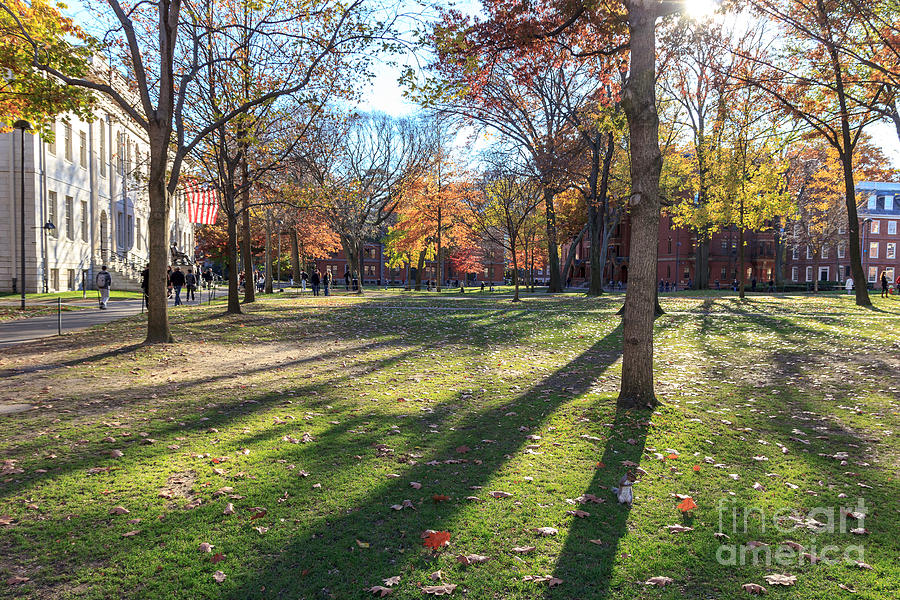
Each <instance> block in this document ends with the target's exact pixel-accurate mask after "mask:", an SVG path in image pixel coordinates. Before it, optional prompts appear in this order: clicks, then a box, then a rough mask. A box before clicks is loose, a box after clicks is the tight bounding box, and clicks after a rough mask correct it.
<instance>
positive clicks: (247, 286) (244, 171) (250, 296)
mask: <svg viewBox="0 0 900 600" xmlns="http://www.w3.org/2000/svg"><path fill="white" fill-rule="evenodd" d="M241 206H242V208H243V212H242V214H241V261H242V262H243V263H244V264H243V267H244V302H253V301H255V300H256V277H255V276H254V275H255V274H254V273H253V254H252V252H253V251H252V249H251V247H250V242H251V239H250V167H249V166H248V165H247V160H246V159H241Z"/></svg>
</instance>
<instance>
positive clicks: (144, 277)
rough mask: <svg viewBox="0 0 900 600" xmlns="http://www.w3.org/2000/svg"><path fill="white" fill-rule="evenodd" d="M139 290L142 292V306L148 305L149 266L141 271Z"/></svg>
mask: <svg viewBox="0 0 900 600" xmlns="http://www.w3.org/2000/svg"><path fill="white" fill-rule="evenodd" d="M141 290H142V291H143V292H144V304H145V305H149V304H150V265H147V266H146V267H144V270H143V271H141Z"/></svg>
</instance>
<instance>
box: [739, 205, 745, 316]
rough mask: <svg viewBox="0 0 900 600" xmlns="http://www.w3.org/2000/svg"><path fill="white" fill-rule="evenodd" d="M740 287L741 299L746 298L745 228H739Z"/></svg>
mask: <svg viewBox="0 0 900 600" xmlns="http://www.w3.org/2000/svg"><path fill="white" fill-rule="evenodd" d="M743 206H744V203H743V201H741V210H742V211H743ZM738 289H740V296H741V300H743V299H744V228H743V227H740V228H739V229H738Z"/></svg>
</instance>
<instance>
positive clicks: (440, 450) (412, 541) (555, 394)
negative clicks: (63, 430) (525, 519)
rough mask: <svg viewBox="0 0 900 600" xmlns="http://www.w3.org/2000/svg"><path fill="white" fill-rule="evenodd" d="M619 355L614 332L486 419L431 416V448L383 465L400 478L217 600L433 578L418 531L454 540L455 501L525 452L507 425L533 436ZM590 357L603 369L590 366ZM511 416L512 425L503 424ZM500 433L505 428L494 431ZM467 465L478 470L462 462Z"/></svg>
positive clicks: (305, 535) (496, 565)
mask: <svg viewBox="0 0 900 600" xmlns="http://www.w3.org/2000/svg"><path fill="white" fill-rule="evenodd" d="M620 347H621V326H616V327H615V328H614V329H613V330H612V331H610V332H609V333H608V334H607V335H606V336H604V337H603V338H602V339H600V340H599V341H597V342H596V343H595V344H593V345H592V346H591V347H590V348H589V349H587V350H586V351H585V352H583V353H582V354H580V355H579V356H578V357H577V358H575V359H574V360H572V361H571V362H569V363H567V364H566V365H564V366H562V367H561V368H559V369H557V370H556V371H555V372H554V373H553V374H551V375H550V376H549V377H547V378H545V379H543V380H542V381H541V382H540V383H538V384H537V385H535V386H534V387H532V388H530V389H529V390H527V391H526V392H524V393H522V394H520V395H519V396H518V397H516V398H513V399H511V400H509V401H508V402H504V403H502V404H501V405H499V406H498V405H496V403H494V404H493V406H492V408H490V409H486V410H484V409H482V410H479V409H477V408H476V409H475V410H474V411H471V412H468V413H467V414H463V415H457V414H456V412H457V411H456V410H455V409H451V407H449V406H448V407H445V410H444V413H443V415H436V416H435V419H436V420H439V422H440V423H442V425H441V429H442V432H441V436H440V438H439V440H440V441H439V442H438V443H436V444H434V445H431V446H430V447H428V448H427V449H423V451H422V452H421V454H422V456H421V457H419V458H418V459H416V462H415V464H410V463H409V462H405V463H401V462H396V461H393V462H391V461H390V460H389V461H388V464H389V466H387V465H386V468H388V469H396V472H397V473H398V474H399V475H400V477H398V478H395V479H384V480H378V481H376V482H374V485H373V486H372V487H371V488H370V489H369V490H368V492H367V494H366V496H365V497H364V498H359V501H358V502H354V503H353V504H354V505H353V506H351V507H349V508H345V509H344V510H343V511H342V512H341V513H337V514H334V513H331V514H319V515H318V516H317V517H316V518H315V519H314V520H313V522H309V523H303V524H302V525H301V527H300V531H298V534H297V535H296V536H295V537H294V538H293V539H292V540H291V541H290V542H289V543H288V544H287V545H285V546H283V547H281V548H278V549H277V551H274V549H273V553H272V554H274V556H270V560H265V561H261V560H259V559H255V560H252V561H250V562H248V563H247V564H245V565H244V567H245V568H246V570H247V572H249V573H255V575H254V576H251V577H249V578H247V577H242V578H240V579H236V581H239V583H238V584H237V586H236V587H234V588H231V589H230V590H229V591H228V592H226V593H223V597H227V598H235V599H237V598H241V599H245V598H256V597H271V596H272V595H273V594H274V595H275V596H276V597H298V596H299V597H306V598H312V597H317V596H320V595H321V596H323V597H333V598H346V597H357V596H358V595H360V594H361V589H362V588H363V587H366V586H371V585H374V584H378V583H380V579H382V578H384V577H388V576H390V575H394V574H397V573H400V572H405V571H409V570H412V571H419V572H420V573H425V572H428V570H429V569H430V570H436V569H437V568H438V567H436V566H434V564H433V563H432V559H430V558H428V557H427V556H425V555H424V553H423V552H422V541H421V539H420V538H419V534H420V533H421V531H423V530H424V529H434V530H439V531H440V530H454V531H459V528H457V527H455V525H456V521H457V519H458V518H459V513H460V512H463V511H465V510H467V509H468V508H469V507H470V506H472V504H471V503H470V502H469V501H467V500H464V499H463V498H464V497H465V496H467V495H470V494H473V493H474V494H477V495H478V496H482V497H483V496H486V491H481V492H478V491H476V492H473V491H470V490H471V488H472V486H483V485H487V484H488V483H489V482H490V481H491V479H492V478H493V477H495V476H497V474H498V473H499V472H501V471H502V470H503V469H504V468H505V467H506V465H507V464H508V463H509V461H510V460H511V459H512V457H513V456H514V455H516V454H517V453H518V452H520V451H521V450H522V449H523V447H524V446H525V444H527V443H528V440H527V438H526V437H525V436H526V433H522V432H518V431H515V427H514V426H513V425H514V424H519V423H528V424H529V429H528V431H540V428H541V426H542V424H543V423H545V422H546V420H547V419H548V418H549V417H550V416H551V415H552V414H553V413H554V412H555V411H556V410H557V409H558V408H559V407H560V406H561V405H563V404H565V403H567V402H569V401H570V400H571V399H572V397H573V395H580V394H582V393H585V392H587V391H588V389H589V388H590V386H591V385H592V383H593V382H594V381H595V380H596V379H597V378H598V377H599V376H600V375H602V373H603V372H605V371H606V370H607V369H608V368H609V367H610V366H612V365H613V364H614V363H615V362H616V361H617V360H618V357H619V348H620ZM599 356H602V357H603V358H602V360H598V357H599ZM579 369H590V374H589V375H588V376H586V377H582V376H580V374H581V373H582V372H583V371H579ZM511 413H514V414H515V415H516V416H515V417H510V416H509V415H510V414H511ZM499 424H505V425H504V426H505V427H507V428H508V429H507V430H506V431H504V432H501V431H498V425H499ZM514 431H515V432H514ZM491 438H496V440H495V443H485V442H484V441H483V440H485V439H491ZM479 440H482V441H479ZM390 442H391V439H390V438H389V437H388V438H385V440H384V443H385V444H389V443H390ZM465 445H469V446H472V449H471V453H468V454H466V458H464V459H461V458H460V454H458V453H457V452H455V450H454V449H456V448H459V447H462V446H465ZM638 454H639V453H638ZM475 456H477V457H478V462H474V461H473V460H472V459H470V458H468V457H472V458H474V457H475ZM448 460H449V461H451V462H450V463H447V462H446V461H448ZM434 461H438V462H437V463H434ZM454 461H455V462H454ZM428 463H432V464H428ZM436 477H437V478H440V479H441V483H440V484H439V486H436V485H428V484H429V483H430V482H434V481H435V478H436ZM410 481H419V482H423V483H425V484H426V486H425V487H424V488H423V490H422V491H420V492H416V491H414V490H411V488H410V485H409V482H410ZM262 485H266V484H262ZM280 489H282V488H281V484H280V483H275V484H273V485H272V491H273V493H274V492H275V491H276V490H280ZM426 490H427V491H426ZM435 493H439V494H447V495H450V497H451V498H452V501H450V502H440V503H437V502H432V501H430V497H431V496H432V494H435ZM410 498H411V499H413V502H416V501H417V500H418V503H416V508H417V510H415V511H400V512H398V511H392V510H391V509H390V508H389V507H390V506H391V505H393V504H397V503H399V502H400V501H401V500H403V499H410ZM482 499H483V498H482ZM487 501H489V502H496V501H497V500H492V499H490V498H488V499H487ZM471 529H473V530H475V531H474V532H473V531H463V532H460V533H459V535H461V536H464V537H463V538H462V539H460V541H459V543H460V544H470V545H473V546H474V545H487V544H489V543H490V541H491V539H492V538H493V537H494V535H495V533H496V532H494V531H490V530H485V529H483V528H481V527H473V528H471ZM529 535H533V534H529ZM465 536H469V537H468V539H466V537H465ZM361 538H365V540H363V541H364V542H365V543H367V544H368V543H371V546H372V548H370V549H368V550H361V549H360V548H358V547H357V546H358V544H357V542H356V540H359V539H361ZM472 538H474V539H472ZM492 563H493V564H491V565H490V566H489V567H488V568H489V569H496V570H497V576H498V577H503V578H504V579H508V573H506V570H505V569H504V564H505V565H506V568H509V567H512V568H517V567H518V565H517V564H516V562H515V559H514V558H513V557H503V558H500V557H498V559H497V560H496V561H492ZM486 566H487V565H486ZM447 568H448V567H445V573H446V569H447ZM449 568H450V569H453V567H449ZM303 572H306V574H307V575H308V576H304V575H302V573H303ZM485 572H487V571H482V573H485ZM504 574H505V575H504ZM448 575H449V576H453V573H449V574H448ZM323 582H325V583H327V585H326V589H322V588H323V585H322V584H323ZM420 583H425V584H427V583H429V582H427V580H425V581H421V582H420ZM510 583H512V582H510ZM264 590H265V592H263V591H264Z"/></svg>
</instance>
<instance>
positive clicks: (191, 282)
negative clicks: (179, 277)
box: [184, 267, 197, 302]
mask: <svg viewBox="0 0 900 600" xmlns="http://www.w3.org/2000/svg"><path fill="white" fill-rule="evenodd" d="M184 285H185V286H187V298H186V300H187V301H188V302H194V301H196V300H197V298H196V297H195V296H194V292H195V291H196V290H197V276H196V275H194V269H192V268H191V267H188V272H187V275H185V276H184Z"/></svg>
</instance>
